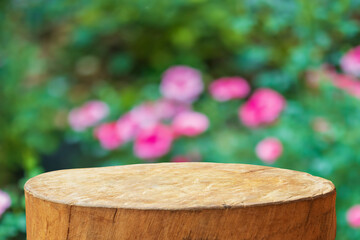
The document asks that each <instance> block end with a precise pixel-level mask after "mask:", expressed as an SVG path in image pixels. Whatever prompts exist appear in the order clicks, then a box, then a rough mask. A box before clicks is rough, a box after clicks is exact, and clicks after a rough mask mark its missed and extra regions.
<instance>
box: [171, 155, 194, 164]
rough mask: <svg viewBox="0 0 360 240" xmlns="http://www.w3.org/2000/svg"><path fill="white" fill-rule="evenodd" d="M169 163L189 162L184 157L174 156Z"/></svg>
mask: <svg viewBox="0 0 360 240" xmlns="http://www.w3.org/2000/svg"><path fill="white" fill-rule="evenodd" d="M171 162H191V160H190V159H189V158H188V157H186V156H181V155H179V156H175V157H173V158H172V159H171Z"/></svg>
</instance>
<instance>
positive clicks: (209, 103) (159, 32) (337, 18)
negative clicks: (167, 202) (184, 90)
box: [0, 0, 360, 240]
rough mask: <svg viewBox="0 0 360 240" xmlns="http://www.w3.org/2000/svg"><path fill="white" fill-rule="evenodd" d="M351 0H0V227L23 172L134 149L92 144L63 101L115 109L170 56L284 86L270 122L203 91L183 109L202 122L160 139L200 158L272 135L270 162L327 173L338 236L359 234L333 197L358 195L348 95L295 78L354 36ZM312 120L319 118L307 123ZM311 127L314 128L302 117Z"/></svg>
mask: <svg viewBox="0 0 360 240" xmlns="http://www.w3.org/2000/svg"><path fill="white" fill-rule="evenodd" d="M359 7H360V1H358V0H353V1H352V0H340V1H325V0H321V1H311V0H302V1H301V0H298V1H285V0H274V1H265V0H245V1H235V0H226V1H224V0H223V1H220V0H217V1H206V0H184V1H180V0H174V1H159V0H157V1H145V0H133V1H130V0H127V1H125V0H121V1H115V0H97V1H96V0H94V1H90V2H89V1H84V0H83V1H81V0H80V1H75V2H74V1H70V0H52V1H44V0H32V1H21V0H14V1H1V2H0V83H1V86H0V116H1V117H0V188H1V189H4V190H6V191H7V192H9V193H10V194H11V197H12V200H13V205H12V207H11V208H10V209H9V210H8V211H7V212H6V213H5V214H4V215H3V216H2V217H1V219H0V239H25V237H24V232H25V223H24V221H25V220H24V203H23V193H22V187H23V184H24V182H25V181H26V180H27V179H28V178H30V177H32V176H34V175H36V174H38V173H40V172H42V171H44V170H46V171H48V170H54V169H61V168H73V167H91V166H108V165H119V164H129V163H138V162H140V161H139V160H138V159H136V158H135V157H134V156H133V153H132V149H131V146H130V145H126V146H124V147H123V148H121V149H119V150H116V151H112V152H109V151H105V150H103V149H101V148H100V146H99V144H98V143H97V141H95V140H94V139H93V135H92V132H91V131H87V132H85V133H81V134H79V133H75V132H72V131H71V130H70V129H69V127H68V126H67V113H68V111H69V110H70V109H71V108H73V107H75V106H78V105H80V104H82V103H83V102H84V101H86V100H89V99H100V100H103V101H105V102H106V103H108V104H109V105H110V107H111V115H110V116H109V118H108V120H115V119H117V118H118V117H119V116H120V115H121V114H123V113H124V112H126V111H128V110H129V109H131V108H132V107H133V106H134V105H136V104H138V103H140V102H142V101H144V100H153V99H156V98H158V97H159V91H158V85H159V82H160V77H159V76H161V73H162V72H163V71H164V70H165V69H166V68H167V67H169V66H172V65H175V64H184V65H190V66H192V67H195V68H198V69H200V70H201V71H202V72H203V73H204V80H205V82H206V83H207V84H208V83H209V82H210V81H212V80H213V79H215V78H218V77H221V76H233V75H239V76H243V77H245V78H246V79H248V80H249V81H250V83H251V85H252V86H253V89H254V88H257V87H270V88H273V89H275V90H277V91H279V92H281V93H282V94H284V95H285V97H286V99H287V108H286V110H285V112H284V113H283V114H282V116H281V118H280V119H279V120H278V121H277V122H276V123H275V124H274V125H272V126H269V127H267V128H260V129H248V128H245V127H244V126H242V125H241V124H240V123H239V120H238V117H237V109H238V107H239V106H240V105H241V101H231V102H227V103H218V102H216V101H214V100H213V99H211V98H210V97H209V95H208V94H204V95H203V96H202V98H201V99H200V100H199V101H198V102H196V104H195V109H196V110H197V111H200V112H203V113H205V114H206V115H207V116H208V117H209V119H210V122H211V128H210V129H209V131H208V132H207V133H205V134H203V135H201V136H199V137H197V138H189V139H181V140H180V141H177V142H176V144H175V146H174V147H173V149H172V152H171V153H170V154H169V155H168V156H166V157H164V158H162V159H160V160H159V161H169V160H170V157H171V156H174V155H177V154H190V155H194V156H201V158H202V160H203V161H215V162H239V163H251V164H262V162H261V161H260V160H257V158H256V156H255V153H254V148H255V146H256V144H257V143H258V142H259V141H260V140H261V139H262V138H264V137H267V136H275V137H278V138H279V139H280V140H281V141H282V142H283V143H284V149H285V152H284V155H283V157H282V158H281V159H280V160H279V161H277V162H276V163H275V164H274V166H276V167H283V168H289V169H295V170H300V171H306V172H309V173H311V174H314V175H318V176H322V177H325V178H328V179H331V180H332V181H333V182H334V183H335V185H336V186H337V191H338V197H337V213H338V214H337V216H338V239H344V240H346V239H360V232H359V230H356V229H352V228H350V227H349V226H348V225H347V223H346V220H345V213H346V210H347V209H348V208H349V207H351V206H352V205H353V204H359V203H360V189H359V186H358V184H357V183H359V182H360V175H359V174H358V173H359V171H360V167H359V166H360V155H359V153H358V149H360V141H359V140H360V121H359V119H360V108H359V101H360V100H359V99H355V98H353V97H351V96H348V95H347V94H346V93H345V92H343V91H341V90H338V89H335V88H334V87H332V86H328V85H326V84H325V85H324V86H320V87H319V88H318V89H315V90H314V89H309V88H307V87H306V86H305V85H304V72H305V71H306V70H307V69H309V68H311V67H317V66H319V65H320V64H322V63H324V62H328V63H331V64H334V65H338V62H339V58H340V57H341V55H342V54H343V53H344V52H345V51H347V50H348V49H349V48H351V47H353V46H356V45H358V44H359V38H360V27H359V25H360V20H359V19H360V16H359V12H358V11H357V9H359ZM322 120H325V121H326V124H327V125H328V127H327V128H328V130H327V131H324V132H319V131H316V124H317V123H318V122H319V121H320V123H321V122H322ZM314 129H315V130H314Z"/></svg>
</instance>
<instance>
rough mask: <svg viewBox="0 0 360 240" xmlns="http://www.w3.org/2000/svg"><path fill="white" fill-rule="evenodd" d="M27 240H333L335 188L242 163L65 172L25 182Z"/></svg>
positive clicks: (324, 182)
mask: <svg viewBox="0 0 360 240" xmlns="http://www.w3.org/2000/svg"><path fill="white" fill-rule="evenodd" d="M25 194H26V195H25V196H26V220H27V239H28V240H85V239H86V240H118V239H141V240H151V239H169V240H177V239H179V240H190V239H191V240H200V239H202V240H205V239H208V240H215V239H223V240H233V239H236V240H239V239H240V240H241V239H244V240H245V239H249V240H250V239H251V240H254V239H255V240H259V239H279V240H297V239H298V240H308V239H314V240H315V239H316V240H321V239H324V240H333V239H335V234H336V216H335V197H336V191H335V187H334V185H333V184H332V183H331V182H330V181H328V180H325V179H323V178H319V177H314V176H312V175H309V174H307V173H302V172H297V171H291V170H285V169H279V168H272V167H264V166H254V165H244V164H220V163H159V164H138V165H127V166H118V167H104V168H91V169H72V170H61V171H55V172H49V173H44V174H41V175H39V176H37V177H34V178H32V179H30V180H29V181H28V182H27V183H26V185H25Z"/></svg>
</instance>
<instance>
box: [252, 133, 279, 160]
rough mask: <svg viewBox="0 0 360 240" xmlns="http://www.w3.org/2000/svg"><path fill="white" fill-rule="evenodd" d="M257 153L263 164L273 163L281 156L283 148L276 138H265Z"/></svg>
mask: <svg viewBox="0 0 360 240" xmlns="http://www.w3.org/2000/svg"><path fill="white" fill-rule="evenodd" d="M255 152H256V155H257V156H258V158H260V159H261V160H262V161H263V162H265V163H273V162H275V161H276V159H278V158H279V157H280V156H281V154H282V152H283V146H282V144H281V142H280V141H279V140H278V139H276V138H265V139H264V140H262V141H261V142H259V143H258V145H257V146H256V149H255Z"/></svg>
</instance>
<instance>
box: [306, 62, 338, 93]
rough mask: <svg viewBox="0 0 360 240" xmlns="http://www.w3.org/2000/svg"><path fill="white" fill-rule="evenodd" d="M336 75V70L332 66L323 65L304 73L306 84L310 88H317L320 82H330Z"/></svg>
mask: <svg viewBox="0 0 360 240" xmlns="http://www.w3.org/2000/svg"><path fill="white" fill-rule="evenodd" d="M336 75H337V73H336V69H335V68H334V67H333V66H331V65H329V64H323V65H322V66H321V67H320V68H319V69H312V70H309V71H307V72H306V83H307V85H308V86H309V87H310V88H318V87H319V84H320V82H321V81H323V80H327V81H331V80H332V79H334V77H335V76H336Z"/></svg>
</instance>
